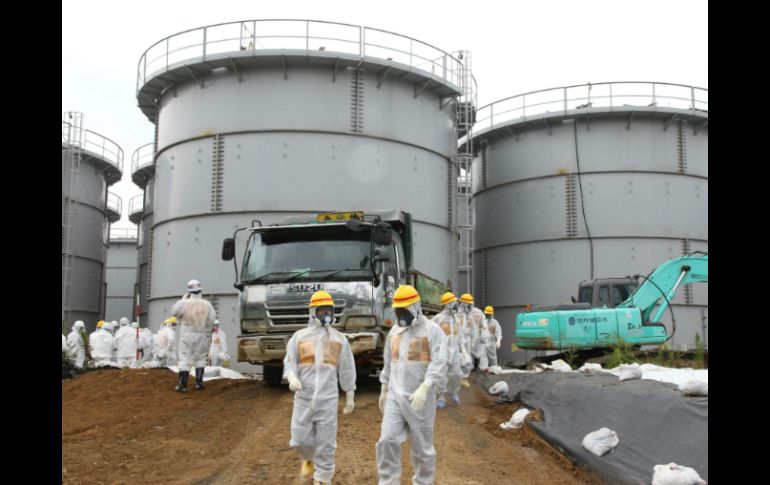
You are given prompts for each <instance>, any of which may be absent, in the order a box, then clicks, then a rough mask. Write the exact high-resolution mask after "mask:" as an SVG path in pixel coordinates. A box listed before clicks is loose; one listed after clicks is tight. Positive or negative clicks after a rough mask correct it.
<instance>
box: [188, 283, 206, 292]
mask: <svg viewBox="0 0 770 485" xmlns="http://www.w3.org/2000/svg"><path fill="white" fill-rule="evenodd" d="M202 290H203V287H201V282H200V281H198V280H190V281H188V282H187V291H189V292H191V293H194V292H196V291H202Z"/></svg>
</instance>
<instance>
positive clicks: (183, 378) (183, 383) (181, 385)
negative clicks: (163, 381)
mask: <svg viewBox="0 0 770 485" xmlns="http://www.w3.org/2000/svg"><path fill="white" fill-rule="evenodd" d="M189 375H190V371H187V370H180V371H179V382H178V383H177V385H176V392H187V377H188V376H189Z"/></svg>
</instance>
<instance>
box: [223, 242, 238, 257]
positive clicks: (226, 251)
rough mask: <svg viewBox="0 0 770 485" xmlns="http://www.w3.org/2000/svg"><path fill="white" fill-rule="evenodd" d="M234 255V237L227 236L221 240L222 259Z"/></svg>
mask: <svg viewBox="0 0 770 485" xmlns="http://www.w3.org/2000/svg"><path fill="white" fill-rule="evenodd" d="M234 257H235V239H233V238H231V237H228V238H227V239H225V240H224V241H223V242H222V259H223V260H224V261H230V260H231V259H233V258H234Z"/></svg>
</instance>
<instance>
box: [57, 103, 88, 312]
mask: <svg viewBox="0 0 770 485" xmlns="http://www.w3.org/2000/svg"><path fill="white" fill-rule="evenodd" d="M65 118H66V119H68V120H69V121H66V120H65V121H66V122H67V123H68V127H67V133H66V140H63V141H65V142H66V143H67V145H68V148H67V160H66V167H65V174H66V175H67V176H68V177H69V184H68V192H67V193H65V194H63V195H64V202H63V203H64V207H62V221H61V227H62V229H61V230H62V256H63V261H62V282H61V293H62V295H61V302H62V318H65V320H66V321H67V322H69V320H70V317H71V312H72V306H71V301H70V300H71V297H72V269H73V264H74V259H75V255H74V246H75V244H74V237H75V229H76V226H77V212H78V199H77V198H78V189H79V184H80V162H81V160H82V158H83V154H82V146H83V113H76V112H67V113H65ZM62 138H64V137H62Z"/></svg>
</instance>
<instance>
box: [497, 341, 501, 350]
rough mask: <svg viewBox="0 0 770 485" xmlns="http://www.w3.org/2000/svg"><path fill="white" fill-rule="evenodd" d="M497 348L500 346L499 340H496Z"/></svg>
mask: <svg viewBox="0 0 770 485" xmlns="http://www.w3.org/2000/svg"><path fill="white" fill-rule="evenodd" d="M497 348H498V349H499V348H500V341H499V340H498V341H497Z"/></svg>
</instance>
